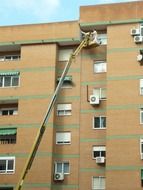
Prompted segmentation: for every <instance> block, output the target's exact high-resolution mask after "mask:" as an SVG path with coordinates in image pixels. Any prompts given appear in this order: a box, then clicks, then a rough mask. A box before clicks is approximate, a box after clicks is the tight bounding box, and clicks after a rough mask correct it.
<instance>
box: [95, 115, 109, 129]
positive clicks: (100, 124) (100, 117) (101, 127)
mask: <svg viewBox="0 0 143 190" xmlns="http://www.w3.org/2000/svg"><path fill="white" fill-rule="evenodd" d="M95 118H99V127H95ZM102 118H105V127H103V125H102ZM92 128H93V129H98V130H102V129H106V116H101V115H100V116H93V126H92Z"/></svg>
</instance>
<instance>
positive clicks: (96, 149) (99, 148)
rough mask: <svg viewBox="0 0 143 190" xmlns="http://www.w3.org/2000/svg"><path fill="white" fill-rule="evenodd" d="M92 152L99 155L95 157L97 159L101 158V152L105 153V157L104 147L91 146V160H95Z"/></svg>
mask: <svg viewBox="0 0 143 190" xmlns="http://www.w3.org/2000/svg"><path fill="white" fill-rule="evenodd" d="M94 152H98V153H99V156H97V157H103V156H102V152H105V155H106V147H105V146H93V147H92V158H93V159H96V157H95V156H94Z"/></svg>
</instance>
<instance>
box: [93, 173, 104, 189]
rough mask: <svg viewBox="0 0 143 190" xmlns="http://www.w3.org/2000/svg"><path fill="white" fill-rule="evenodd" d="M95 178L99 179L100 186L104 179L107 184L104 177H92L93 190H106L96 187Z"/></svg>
mask: <svg viewBox="0 0 143 190" xmlns="http://www.w3.org/2000/svg"><path fill="white" fill-rule="evenodd" d="M94 178H98V179H99V184H102V183H101V179H104V184H105V177H104V176H93V177H92V190H105V187H101V188H99V187H94V185H95V182H94ZM99 186H101V185H99Z"/></svg>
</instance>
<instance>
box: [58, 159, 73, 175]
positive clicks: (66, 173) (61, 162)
mask: <svg viewBox="0 0 143 190" xmlns="http://www.w3.org/2000/svg"><path fill="white" fill-rule="evenodd" d="M58 164H62V171H60V172H59V171H58V169H57V168H58V167H57V165H58ZM64 164H68V172H65V171H64ZM55 173H63V174H64V175H68V174H70V164H69V162H68V161H56V162H55Z"/></svg>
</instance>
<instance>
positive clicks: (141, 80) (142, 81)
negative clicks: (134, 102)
mask: <svg viewBox="0 0 143 190" xmlns="http://www.w3.org/2000/svg"><path fill="white" fill-rule="evenodd" d="M140 95H143V79H140Z"/></svg>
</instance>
